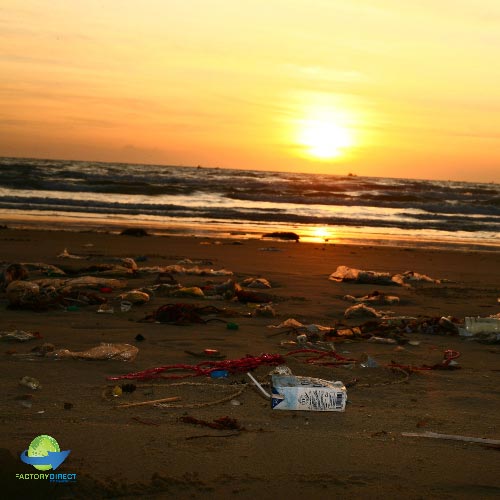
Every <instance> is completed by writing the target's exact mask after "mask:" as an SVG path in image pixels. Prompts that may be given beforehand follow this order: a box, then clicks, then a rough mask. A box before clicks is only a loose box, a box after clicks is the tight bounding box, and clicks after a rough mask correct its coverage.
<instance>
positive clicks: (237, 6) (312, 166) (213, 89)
mask: <svg viewBox="0 0 500 500" xmlns="http://www.w3.org/2000/svg"><path fill="white" fill-rule="evenodd" d="M499 54H500V2H499V1H498V0H439V1H436V0H408V1H405V2H402V1H401V0H349V1H346V0H252V1H249V0H248V1H247V0H241V1H234V0H211V1H208V0H141V1H140V2H139V1H138V0H119V1H118V0H99V1H98V0H86V1H85V2H82V1H79V0H51V1H50V2H49V1H35V0H23V1H14V0H3V2H2V8H1V10H0V75H1V79H0V155H3V156H26V157H42V158H63V159H82V160H101V161H121V162H140V163H160V164H173V165H199V164H200V165H205V166H219V167H232V168H254V169H266V170H292V171H294V170H295V171H301V172H324V173H333V174H336V173H340V174H345V173H348V172H353V173H356V174H358V175H375V176H391V177H411V178H435V179H458V180H477V181H486V182H489V181H497V182H498V181H500V63H499V61H500V59H499V57H500V56H499Z"/></svg>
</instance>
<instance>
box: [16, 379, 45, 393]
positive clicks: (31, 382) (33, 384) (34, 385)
mask: <svg viewBox="0 0 500 500" xmlns="http://www.w3.org/2000/svg"><path fill="white" fill-rule="evenodd" d="M19 385H22V386H24V387H28V388H29V389H32V390H34V391H35V390H39V389H41V388H42V386H41V385H40V381H39V380H37V379H36V378H33V377H28V376H26V377H23V378H22V379H21V380H19Z"/></svg>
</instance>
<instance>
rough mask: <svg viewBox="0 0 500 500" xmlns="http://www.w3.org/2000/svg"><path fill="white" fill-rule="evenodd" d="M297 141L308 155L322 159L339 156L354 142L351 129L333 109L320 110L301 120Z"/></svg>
mask: <svg viewBox="0 0 500 500" xmlns="http://www.w3.org/2000/svg"><path fill="white" fill-rule="evenodd" d="M297 142H298V143H299V144H300V145H301V146H302V147H303V148H304V149H305V153H306V154H307V156H312V157H314V158H317V159H321V160H328V159H332V158H337V157H339V156H342V155H343V154H344V153H345V150H346V149H347V148H349V147H351V146H352V145H353V143H354V140H353V136H352V133H351V131H350V130H349V128H348V127H347V126H345V125H344V124H343V120H342V119H341V117H340V116H337V115H336V114H335V112H333V111H331V112H330V111H326V110H324V111H319V112H315V113H312V114H310V115H309V116H308V117H307V118H305V119H304V120H301V121H300V124H299V133H298V139H297Z"/></svg>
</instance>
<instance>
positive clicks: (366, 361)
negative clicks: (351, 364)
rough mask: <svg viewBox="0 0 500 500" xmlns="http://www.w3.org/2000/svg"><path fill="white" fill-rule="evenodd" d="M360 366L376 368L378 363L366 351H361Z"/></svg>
mask: <svg viewBox="0 0 500 500" xmlns="http://www.w3.org/2000/svg"><path fill="white" fill-rule="evenodd" d="M360 362H361V363H360V366H361V367H362V368H378V367H379V364H378V363H377V361H376V360H375V359H374V358H372V357H371V356H369V355H368V354H366V353H363V354H362V356H361V358H360Z"/></svg>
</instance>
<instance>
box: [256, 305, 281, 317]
mask: <svg viewBox="0 0 500 500" xmlns="http://www.w3.org/2000/svg"><path fill="white" fill-rule="evenodd" d="M254 316H261V317H263V318H274V317H275V316H276V310H275V309H274V307H273V306H272V305H270V304H258V305H257V307H256V308H255V310H254Z"/></svg>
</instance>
